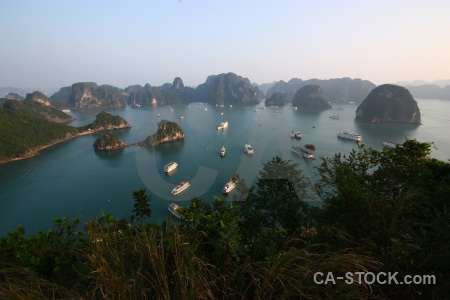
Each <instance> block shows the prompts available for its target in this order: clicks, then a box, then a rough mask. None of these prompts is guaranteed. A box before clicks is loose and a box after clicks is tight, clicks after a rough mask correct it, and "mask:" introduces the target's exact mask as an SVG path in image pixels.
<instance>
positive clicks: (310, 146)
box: [305, 144, 316, 150]
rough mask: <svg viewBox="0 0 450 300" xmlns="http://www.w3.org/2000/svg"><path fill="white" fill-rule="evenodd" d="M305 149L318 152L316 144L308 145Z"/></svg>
mask: <svg viewBox="0 0 450 300" xmlns="http://www.w3.org/2000/svg"><path fill="white" fill-rule="evenodd" d="M305 148H308V149H311V150H316V145H314V144H306V145H305Z"/></svg>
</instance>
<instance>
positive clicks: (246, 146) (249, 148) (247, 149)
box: [244, 144, 253, 154]
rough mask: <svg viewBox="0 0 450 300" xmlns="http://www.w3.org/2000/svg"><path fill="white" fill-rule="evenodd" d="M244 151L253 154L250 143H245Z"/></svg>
mask: <svg viewBox="0 0 450 300" xmlns="http://www.w3.org/2000/svg"><path fill="white" fill-rule="evenodd" d="M244 152H245V153H247V154H253V148H252V146H250V144H245V146H244Z"/></svg>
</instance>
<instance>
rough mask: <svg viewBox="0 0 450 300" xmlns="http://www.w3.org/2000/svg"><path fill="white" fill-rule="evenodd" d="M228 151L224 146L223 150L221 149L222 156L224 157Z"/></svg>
mask: <svg viewBox="0 0 450 300" xmlns="http://www.w3.org/2000/svg"><path fill="white" fill-rule="evenodd" d="M226 151H227V150H226V149H225V147H224V146H222V148H221V149H220V156H222V157H224V156H225V152H226Z"/></svg>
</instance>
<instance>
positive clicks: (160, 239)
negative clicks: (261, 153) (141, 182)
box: [0, 140, 450, 299]
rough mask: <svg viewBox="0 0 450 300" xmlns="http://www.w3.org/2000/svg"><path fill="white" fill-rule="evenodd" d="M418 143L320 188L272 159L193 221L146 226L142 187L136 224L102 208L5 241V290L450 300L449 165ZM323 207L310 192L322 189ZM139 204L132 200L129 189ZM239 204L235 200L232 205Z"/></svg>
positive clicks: (187, 213)
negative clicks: (370, 277)
mask: <svg viewBox="0 0 450 300" xmlns="http://www.w3.org/2000/svg"><path fill="white" fill-rule="evenodd" d="M430 147H431V145H430V144H428V143H419V142H417V141H415V140H407V141H406V142H405V143H404V144H403V147H398V148H396V149H384V150H383V151H382V152H378V151H375V150H372V149H368V148H365V147H364V146H363V145H360V146H359V149H358V150H354V151H352V152H351V153H350V154H348V155H341V154H337V155H335V156H334V157H332V158H323V159H322V163H321V165H320V167H318V169H317V171H318V174H319V175H320V180H319V182H318V183H317V184H316V185H314V186H313V185H311V183H310V182H309V181H308V180H307V178H306V177H304V176H303V175H302V173H301V171H300V170H299V169H298V168H297V166H296V165H295V164H293V163H292V162H291V161H284V160H282V159H280V158H278V157H275V158H273V159H272V161H270V162H267V163H266V164H265V165H264V167H263V169H262V170H261V172H260V176H259V179H258V182H257V185H256V187H251V188H248V187H247V186H246V185H245V181H244V180H242V179H239V181H238V183H239V185H238V188H237V191H236V192H234V193H233V194H232V197H231V196H230V197H229V198H228V199H226V198H215V199H214V200H213V201H212V203H208V202H206V201H204V200H202V199H192V201H191V204H190V206H188V207H185V208H183V209H182V210H181V212H180V213H181V215H182V216H183V219H184V220H189V221H179V220H174V219H172V217H171V215H170V214H169V215H168V218H167V221H165V222H164V223H163V224H162V225H157V224H144V222H143V220H144V219H145V218H146V217H149V216H150V215H151V208H150V203H151V196H149V195H147V191H146V190H145V189H143V190H137V191H133V193H132V198H133V199H134V203H135V205H134V210H133V212H132V215H131V217H130V218H129V220H128V219H116V218H114V217H113V216H111V215H110V214H107V213H102V215H101V217H99V218H94V219H92V220H90V221H89V222H88V223H86V224H85V231H84V232H82V231H80V230H79V229H78V226H79V224H78V220H76V219H74V220H72V221H70V220H68V219H66V218H63V219H56V220H55V229H53V230H50V231H48V232H39V233H38V234H36V235H34V236H31V237H28V238H27V237H25V235H24V233H25V229H24V228H23V227H18V228H17V229H16V230H15V231H13V232H10V233H9V234H8V236H7V237H4V238H1V239H0V253H1V254H0V297H5V298H18V299H28V298H33V299H49V298H50V299H80V298H82V299H98V298H101V299H162V298H164V299H248V298H249V299H251V298H256V299H268V298H272V299H273V298H276V299H279V298H281V299H287V298H296V299H297V298H304V299H330V298H339V299H367V298H371V299H389V298H390V299H444V298H445V297H447V296H448V295H449V294H450V290H449V286H448V282H450V275H449V271H448V270H450V257H449V256H450V243H449V241H450V222H449V220H450V218H449V217H450V216H449V212H448V208H447V206H448V194H449V192H450V164H449V162H443V161H438V160H435V159H431V158H429V153H430ZM312 192H317V193H318V195H319V196H320V197H321V198H322V200H323V206H322V207H310V206H308V205H307V204H306V203H305V202H304V201H303V200H304V199H311V197H313V195H314V193H312ZM130 198H131V197H130ZM228 200H230V201H228ZM317 272H322V273H323V274H328V272H332V273H333V274H334V276H344V274H345V273H346V272H353V273H355V272H374V273H378V272H398V273H399V275H398V278H399V279H400V278H403V276H405V275H434V276H436V283H435V284H430V285H419V284H418V285H393V284H390V285H387V284H385V285H383V284H377V283H374V284H369V283H368V282H364V281H363V282H362V284H357V283H356V281H355V283H353V284H346V283H345V282H344V281H343V280H336V282H335V284H334V283H333V284H332V283H329V284H317V283H315V282H314V274H316V273H317Z"/></svg>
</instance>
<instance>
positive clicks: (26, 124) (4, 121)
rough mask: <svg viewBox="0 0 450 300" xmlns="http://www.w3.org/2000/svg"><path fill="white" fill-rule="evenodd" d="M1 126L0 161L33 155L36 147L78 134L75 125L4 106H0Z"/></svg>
mask: <svg viewBox="0 0 450 300" xmlns="http://www.w3.org/2000/svg"><path fill="white" fill-rule="evenodd" d="M0 128H1V130H0V145H1V147H0V162H5V161H9V160H12V159H16V158H23V157H28V156H32V155H34V154H35V151H34V150H33V149H35V148H38V147H42V146H44V145H49V144H52V143H54V142H57V141H60V140H62V139H66V138H69V137H71V136H74V135H77V134H78V130H77V129H76V128H74V127H71V126H67V125H64V124H57V123H54V122H50V121H47V120H46V119H44V118H40V117H34V116H30V115H25V114H21V113H18V112H15V111H11V110H7V109H4V108H0Z"/></svg>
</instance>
